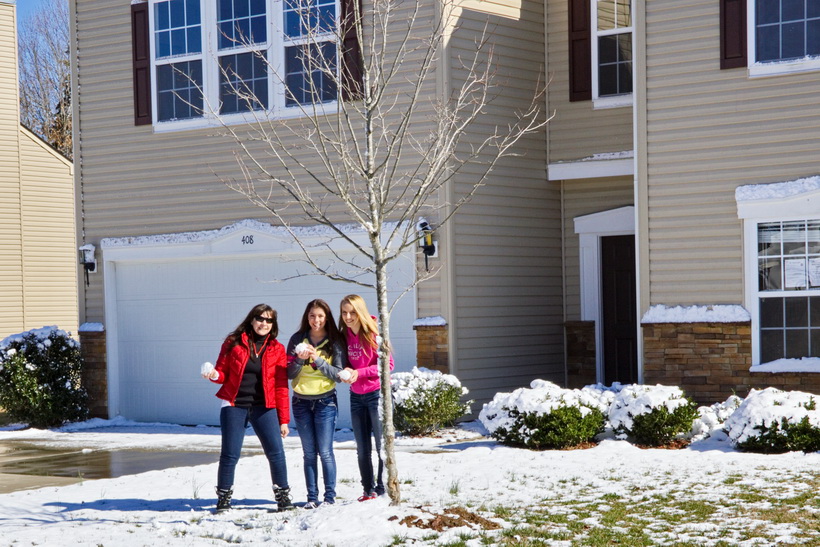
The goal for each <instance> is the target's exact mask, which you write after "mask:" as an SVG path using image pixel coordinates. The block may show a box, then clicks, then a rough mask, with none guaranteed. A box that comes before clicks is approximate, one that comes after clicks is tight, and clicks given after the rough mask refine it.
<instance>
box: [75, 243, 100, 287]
mask: <svg viewBox="0 0 820 547" xmlns="http://www.w3.org/2000/svg"><path fill="white" fill-rule="evenodd" d="M78 250H79V251H80V264H82V265H83V269H84V270H85V284H86V286H88V274H89V273H95V272H96V271H97V259H96V258H94V251H96V248H95V247H94V245H91V244H90V243H86V244H85V245H83V246H82V247H80V248H79V249H78Z"/></svg>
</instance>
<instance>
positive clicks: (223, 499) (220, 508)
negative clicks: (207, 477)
mask: <svg viewBox="0 0 820 547" xmlns="http://www.w3.org/2000/svg"><path fill="white" fill-rule="evenodd" d="M231 496H233V490H231V489H228V490H221V489H219V488H217V489H216V511H215V512H216V513H224V512H225V511H227V510H229V509H230V508H231Z"/></svg>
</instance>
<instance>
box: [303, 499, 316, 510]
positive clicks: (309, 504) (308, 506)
mask: <svg viewBox="0 0 820 547" xmlns="http://www.w3.org/2000/svg"><path fill="white" fill-rule="evenodd" d="M303 507H304V508H305V509H316V508H317V507H319V502H318V501H309V502H307V503H306V504H305V505H304V506H303Z"/></svg>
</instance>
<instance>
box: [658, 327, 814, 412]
mask: <svg viewBox="0 0 820 547" xmlns="http://www.w3.org/2000/svg"><path fill="white" fill-rule="evenodd" d="M642 326H643V337H644V362H643V370H644V373H643V377H644V383H645V384H664V385H677V386H679V387H680V388H681V389H683V390H684V392H685V393H686V394H687V395H689V396H690V397H692V398H693V399H694V400H695V401H697V402H698V403H700V404H712V403H715V402H719V401H724V400H726V398H727V397H728V396H729V395H732V394H733V393H734V394H736V395H738V396H739V397H745V396H746V395H748V393H749V390H750V389H752V388H754V389H764V388H767V387H776V388H779V389H783V390H785V391H807V392H810V393H817V394H820V374H814V373H806V372H799V373H798V372H777V373H769V372H750V371H749V368H750V367H751V365H752V331H751V323H749V322H743V323H654V324H644V325H642Z"/></svg>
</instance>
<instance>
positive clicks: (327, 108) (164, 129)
mask: <svg viewBox="0 0 820 547" xmlns="http://www.w3.org/2000/svg"><path fill="white" fill-rule="evenodd" d="M337 109H338V103H337V102H336V101H333V102H330V103H325V104H321V105H305V107H304V108H298V107H291V108H282V109H277V110H268V111H261V110H260V111H256V112H253V113H242V114H213V113H211V114H207V115H205V116H204V117H202V118H192V119H185V120H174V121H167V122H155V123H154V133H171V132H174V131H192V130H196V129H213V128H214V127H221V126H223V125H242V124H245V125H248V124H252V125H253V124H259V123H270V122H275V121H277V120H291V119H294V118H304V117H307V116H312V115H313V114H314V113H315V114H316V115H317V116H325V115H328V114H334V113H336V111H337Z"/></svg>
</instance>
